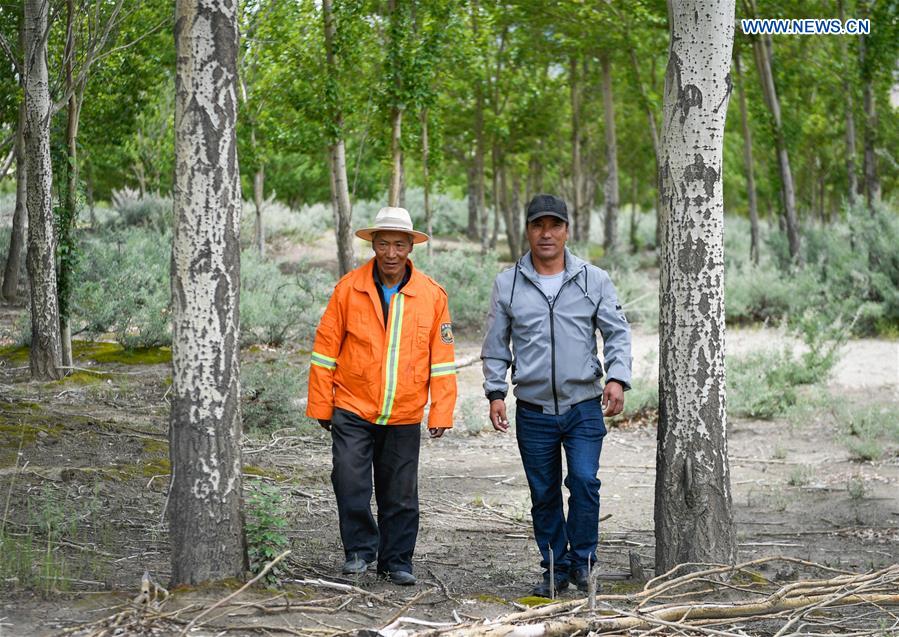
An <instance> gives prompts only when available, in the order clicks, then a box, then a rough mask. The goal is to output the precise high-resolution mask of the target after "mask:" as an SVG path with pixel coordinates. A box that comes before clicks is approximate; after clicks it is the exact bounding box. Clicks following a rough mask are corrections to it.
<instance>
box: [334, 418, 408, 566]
mask: <svg viewBox="0 0 899 637" xmlns="http://www.w3.org/2000/svg"><path fill="white" fill-rule="evenodd" d="M420 445H421V429H420V427H419V425H418V424H414V425H374V424H372V423H370V422H367V421H365V420H363V419H362V418H360V417H359V416H357V415H356V414H354V413H351V412H349V411H345V410H343V409H335V410H334V416H333V417H332V419H331V452H332V455H333V461H334V466H333V469H332V470H331V484H333V485H334V495H335V496H336V497H337V513H338V516H339V518H340V539H341V540H342V541H343V550H344V552H345V553H346V558H347V559H351V558H353V557H360V558H362V559H364V560H365V561H366V562H374V561H375V558H377V560H378V571H379V572H390V571H407V572H409V573H411V572H412V553H413V552H414V551H415V540H416V539H417V537H418V451H419V447H420ZM372 468H374V490H375V500H376V501H377V503H378V522H377V524H375V519H374V517H373V516H372V513H371V492H372V473H373V472H372Z"/></svg>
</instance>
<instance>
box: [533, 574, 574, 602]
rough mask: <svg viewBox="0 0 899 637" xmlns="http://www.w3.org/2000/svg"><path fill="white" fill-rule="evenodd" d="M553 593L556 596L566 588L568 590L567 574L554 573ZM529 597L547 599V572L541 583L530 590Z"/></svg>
mask: <svg viewBox="0 0 899 637" xmlns="http://www.w3.org/2000/svg"><path fill="white" fill-rule="evenodd" d="M554 579H555V582H554V586H555V589H556V590H555V593H556V595H558V594H559V593H561V592H562V591H564V590H565V589H566V588H568V574H567V573H559V572H556V576H555V578H554ZM531 595H533V596H534V597H546V598H549V595H550V590H549V572H546V573H544V574H543V581H542V582H540V583H539V584H537V585H536V586H535V587H534V588H533V589H532V590H531Z"/></svg>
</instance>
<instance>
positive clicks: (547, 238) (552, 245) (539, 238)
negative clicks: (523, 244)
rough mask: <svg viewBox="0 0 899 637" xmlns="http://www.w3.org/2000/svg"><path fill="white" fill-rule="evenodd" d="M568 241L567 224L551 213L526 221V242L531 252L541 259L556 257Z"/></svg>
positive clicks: (546, 259) (549, 259) (547, 259)
mask: <svg viewBox="0 0 899 637" xmlns="http://www.w3.org/2000/svg"><path fill="white" fill-rule="evenodd" d="M566 241H568V224H567V223H565V222H564V221H562V220H561V219H559V218H558V217H553V216H552V215H545V216H543V217H537V218H536V219H534V220H533V221H530V222H528V243H530V244H531V254H532V255H534V256H535V257H536V258H538V259H540V260H542V261H551V260H552V259H555V258H557V257H558V256H559V255H560V254H562V251H563V250H564V249H565V242H566Z"/></svg>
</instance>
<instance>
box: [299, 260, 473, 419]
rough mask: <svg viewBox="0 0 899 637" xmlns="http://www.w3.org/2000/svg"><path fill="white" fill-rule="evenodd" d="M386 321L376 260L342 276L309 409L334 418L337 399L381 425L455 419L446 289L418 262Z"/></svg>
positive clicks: (319, 335)
mask: <svg viewBox="0 0 899 637" xmlns="http://www.w3.org/2000/svg"><path fill="white" fill-rule="evenodd" d="M408 263H409V265H410V267H411V268H412V273H411V276H410V277H409V281H408V282H407V283H406V285H404V286H403V287H402V288H400V290H399V291H398V292H397V293H396V294H395V295H394V296H393V298H392V299H391V302H390V309H389V313H388V317H387V327H386V328H385V327H384V314H383V310H382V309H381V298H380V296H379V295H378V290H377V289H376V288H375V281H374V278H373V269H374V267H375V260H374V259H371V260H370V261H369V262H368V263H366V264H365V265H363V266H360V267H358V268H356V269H355V270H353V271H352V272H350V273H349V274H347V275H346V276H344V277H343V278H342V279H340V281H338V283H337V286H336V287H335V288H334V293H333V294H332V295H331V300H330V301H329V302H328V307H327V308H326V309H325V313H324V315H323V316H322V319H321V322H319V324H318V329H317V330H316V332H315V345H314V346H313V349H312V360H311V365H310V368H309V401H308V403H307V405H306V415H307V416H309V417H310V418H315V419H318V420H330V419H331V415H332V414H333V411H334V407H339V408H341V409H345V410H347V411H351V412H353V413H354V414H357V415H358V416H361V417H362V419H363V420H366V421H368V422H371V423H375V424H379V425H404V424H412V423H418V422H421V420H422V416H423V414H424V408H425V403H427V401H428V390H430V392H431V411H430V415H429V417H428V426H429V427H438V428H449V427H452V426H453V407H454V406H455V404H456V363H455V354H454V352H453V331H452V323H451V322H450V315H449V308H448V306H447V298H446V291H445V290H444V289H443V288H442V287H441V286H440V285H439V284H438V283H437V282H435V281H434V280H433V279H432V278H431V277H429V276H427V275H426V274H424V273H423V272H420V271H419V270H417V269H415V267H414V266H412V261H411V259H410V260H409V261H408Z"/></svg>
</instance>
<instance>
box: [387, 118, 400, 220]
mask: <svg viewBox="0 0 899 637" xmlns="http://www.w3.org/2000/svg"><path fill="white" fill-rule="evenodd" d="M390 119H391V122H393V134H392V135H391V137H390V156H391V171H390V191H389V194H388V197H387V205H388V206H399V205H400V190H401V189H402V180H403V110H402V109H401V108H399V107H397V106H394V107H393V111H392V113H391V117H390Z"/></svg>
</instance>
